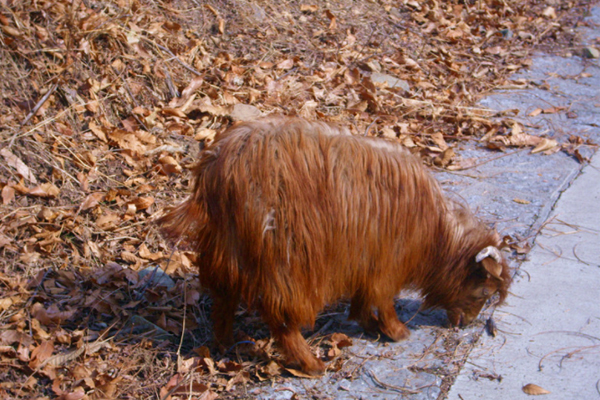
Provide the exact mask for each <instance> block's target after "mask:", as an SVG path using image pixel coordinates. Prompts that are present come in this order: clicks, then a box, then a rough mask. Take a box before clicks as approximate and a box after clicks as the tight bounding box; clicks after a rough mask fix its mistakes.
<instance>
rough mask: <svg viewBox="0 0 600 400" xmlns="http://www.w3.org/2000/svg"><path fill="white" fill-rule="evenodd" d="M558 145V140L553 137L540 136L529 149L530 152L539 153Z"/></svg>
mask: <svg viewBox="0 0 600 400" xmlns="http://www.w3.org/2000/svg"><path fill="white" fill-rule="evenodd" d="M556 146H558V142H557V141H556V140H554V139H548V138H542V140H541V141H540V142H539V143H538V145H537V146H535V147H534V148H533V150H531V154H536V153H541V152H544V151H548V150H551V149H553V148H555V147H556Z"/></svg>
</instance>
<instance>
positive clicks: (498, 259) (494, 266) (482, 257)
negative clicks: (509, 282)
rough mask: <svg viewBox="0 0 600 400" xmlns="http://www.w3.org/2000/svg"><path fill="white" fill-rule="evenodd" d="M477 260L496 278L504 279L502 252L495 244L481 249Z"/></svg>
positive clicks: (476, 257)
mask: <svg viewBox="0 0 600 400" xmlns="http://www.w3.org/2000/svg"><path fill="white" fill-rule="evenodd" d="M475 261H476V262H478V263H481V265H483V268H484V269H485V270H486V271H487V272H488V273H489V274H490V275H492V276H493V277H494V278H497V279H500V280H503V279H502V276H501V274H502V264H501V263H502V254H500V250H498V248H497V247H495V246H488V247H486V248H484V249H483V250H481V251H480V252H479V253H478V254H477V255H476V256H475Z"/></svg>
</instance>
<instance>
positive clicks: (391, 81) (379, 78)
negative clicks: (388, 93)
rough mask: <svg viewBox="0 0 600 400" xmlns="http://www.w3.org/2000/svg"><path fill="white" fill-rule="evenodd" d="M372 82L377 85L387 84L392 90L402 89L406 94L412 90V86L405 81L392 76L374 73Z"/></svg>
mask: <svg viewBox="0 0 600 400" xmlns="http://www.w3.org/2000/svg"><path fill="white" fill-rule="evenodd" d="M371 81H372V82H373V83H375V84H377V83H385V84H387V86H388V87H389V88H390V89H394V88H401V89H402V90H404V91H406V92H408V91H409V90H410V86H409V84H408V82H406V81H405V80H403V79H400V78H396V77H395V76H392V75H388V74H382V73H380V72H373V74H372V75H371Z"/></svg>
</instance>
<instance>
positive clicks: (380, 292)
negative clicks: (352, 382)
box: [159, 117, 510, 374]
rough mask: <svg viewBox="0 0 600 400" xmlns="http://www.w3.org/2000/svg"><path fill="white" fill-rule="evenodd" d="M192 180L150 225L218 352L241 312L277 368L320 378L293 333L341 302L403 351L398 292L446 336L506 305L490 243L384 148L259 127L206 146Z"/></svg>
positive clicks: (320, 129) (239, 128)
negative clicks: (196, 296)
mask: <svg viewBox="0 0 600 400" xmlns="http://www.w3.org/2000/svg"><path fill="white" fill-rule="evenodd" d="M194 179H195V183H194V187H193V189H192V193H191V196H190V197H189V198H188V199H187V200H186V201H184V202H183V203H182V204H180V205H179V206H176V207H175V208H174V209H172V210H171V211H169V212H168V213H167V214H166V215H165V216H164V217H162V218H161V219H160V221H159V223H160V224H161V225H162V229H163V232H165V233H166V235H167V236H169V237H171V238H176V239H180V238H181V239H183V241H184V242H185V243H186V244H187V245H188V246H189V247H191V248H192V249H193V250H194V251H196V252H197V253H198V268H199V269H200V279H201V281H202V284H203V285H204V286H205V287H207V288H208V289H209V290H210V292H211V295H212V298H213V300H214V308H213V320H214V334H215V339H216V340H217V341H218V342H220V343H221V344H222V345H228V344H230V343H231V342H232V340H233V328H232V326H233V319H234V313H235V311H236V309H237V307H238V304H239V302H240V301H241V300H243V301H245V302H246V303H247V304H248V306H249V307H252V308H254V309H256V310H258V311H259V313H260V314H261V316H262V318H263V319H264V321H265V322H266V323H267V324H268V325H269V328H270V330H271V333H272V334H273V336H274V337H275V339H276V340H277V342H278V343H279V346H280V347H281V349H282V351H283V353H284V354H285V356H286V357H287V360H288V363H290V364H291V365H294V366H296V367H299V368H301V369H302V370H304V371H305V372H306V373H309V374H320V373H322V372H323V371H324V368H325V366H324V364H323V362H322V361H321V360H319V359H317V358H316V357H315V356H314V355H313V354H312V353H311V351H310V347H309V346H308V344H307V343H306V341H305V340H304V338H303V337H302V335H301V333H300V328H301V327H310V326H312V325H313V324H314V321H315V318H316V315H317V313H318V312H319V311H320V310H321V309H322V308H323V307H324V306H325V305H326V304H328V303H332V302H335V301H337V300H339V299H341V298H350V299H351V310H350V318H352V319H356V320H358V321H359V323H360V324H361V325H362V326H363V327H364V328H365V329H367V330H369V331H373V330H378V331H380V332H381V333H383V334H385V335H386V336H387V337H389V338H391V339H392V340H401V339H404V338H406V337H407V336H408V335H409V330H408V329H407V328H406V326H405V325H404V324H403V323H401V322H400V321H399V320H398V317H397V314H396V311H395V308H394V297H395V296H396V295H397V294H398V293H399V292H400V290H401V289H403V288H407V287H411V288H416V289H418V290H420V291H421V293H422V295H423V296H424V299H425V303H424V305H425V306H427V307H441V308H444V309H446V310H447V312H448V317H449V320H450V322H452V323H453V324H454V325H466V324H468V323H470V322H471V321H472V320H473V319H474V318H475V317H476V316H477V315H478V314H479V311H480V310H481V308H482V306H483V305H484V303H485V302H486V300H488V299H489V298H490V297H491V296H492V295H493V294H494V293H499V297H500V300H501V301H502V300H504V298H505V297H506V295H507V290H508V285H509V282H510V276H509V271H508V267H507V264H506V262H505V260H504V259H503V257H502V255H501V254H500V252H499V251H498V248H497V246H498V245H499V244H500V243H499V238H498V235H497V234H496V233H495V232H494V231H492V230H490V229H488V228H487V227H486V226H485V225H484V224H483V223H481V222H480V221H479V220H477V219H476V218H475V217H474V216H473V215H472V214H471V213H470V211H469V210H467V209H466V208H464V207H462V206H460V205H458V204H456V203H455V202H452V201H450V200H448V199H446V198H445V197H444V196H443V194H442V191H441V189H440V187H439V185H438V184H437V182H436V181H435V179H433V177H432V176H431V175H430V174H429V173H428V172H427V170H426V168H425V167H423V166H422V165H421V162H420V161H419V160H418V159H417V158H415V157H414V156H412V155H411V154H410V153H409V152H407V151H406V150H405V149H403V148H402V147H401V146H400V145H397V144H395V143H392V142H389V141H385V140H382V139H370V138H365V137H357V136H351V135H350V134H349V133H348V132H347V131H346V130H344V129H343V128H338V127H336V126H333V125H329V124H325V123H320V122H309V121H306V120H303V119H300V118H289V117H268V118H265V119H261V120H258V121H255V122H245V123H241V124H238V125H236V126H234V127H232V128H230V129H229V130H227V131H225V132H223V133H221V134H220V135H218V136H217V138H216V139H215V141H214V142H213V143H212V144H211V145H210V146H209V147H208V148H206V149H205V150H204V151H203V152H202V153H201V156H200V160H199V162H198V165H197V166H196V168H195V171H194ZM374 310H376V312H374Z"/></svg>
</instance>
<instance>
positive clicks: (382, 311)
mask: <svg viewBox="0 0 600 400" xmlns="http://www.w3.org/2000/svg"><path fill="white" fill-rule="evenodd" d="M378 312H379V330H380V331H381V333H383V334H384V335H386V336H387V337H389V338H390V339H392V340H393V341H394V342H398V341H400V340H403V339H406V338H407V337H409V336H410V331H409V330H408V328H407V327H406V325H404V324H403V323H402V322H400V320H399V319H398V314H396V308H395V307H394V298H393V297H392V298H390V299H389V300H388V301H386V302H385V303H384V304H381V305H379V307H378Z"/></svg>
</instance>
